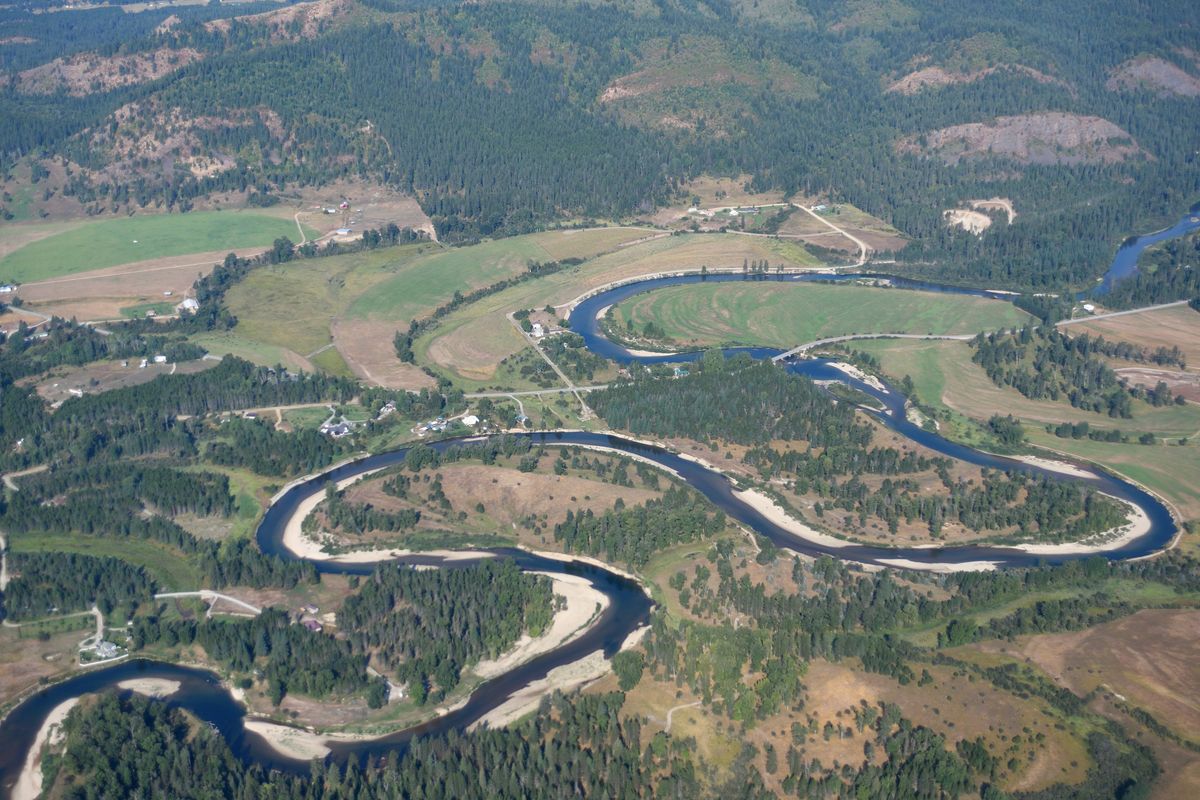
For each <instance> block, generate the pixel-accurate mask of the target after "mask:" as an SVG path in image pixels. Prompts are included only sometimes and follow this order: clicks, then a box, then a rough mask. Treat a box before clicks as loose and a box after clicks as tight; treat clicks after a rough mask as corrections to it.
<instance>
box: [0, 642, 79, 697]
mask: <svg viewBox="0 0 1200 800" xmlns="http://www.w3.org/2000/svg"><path fill="white" fill-rule="evenodd" d="M94 631H95V629H94V628H93V632H94ZM85 636H87V631H65V632H63V633H57V634H54V635H53V636H51V637H50V638H49V640H47V641H45V642H40V641H38V640H37V639H36V638H31V639H22V638H20V637H19V636H18V635H17V631H16V629H15V628H0V703H7V702H9V701H10V700H12V699H14V698H15V697H17V696H18V695H20V694H21V693H22V692H25V691H27V690H29V689H31V688H33V687H34V686H36V685H37V683H38V681H39V680H40V679H42V678H54V677H57V676H59V675H63V674H65V673H67V672H69V671H71V669H72V668H73V667H74V666H75V651H76V646H77V645H78V644H79V643H80V642H81V641H82V640H83V638H84V637H85Z"/></svg>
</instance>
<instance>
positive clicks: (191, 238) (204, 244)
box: [0, 211, 316, 283]
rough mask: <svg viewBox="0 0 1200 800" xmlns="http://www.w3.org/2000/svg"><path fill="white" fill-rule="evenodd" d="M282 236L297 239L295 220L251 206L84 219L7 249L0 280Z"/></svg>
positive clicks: (257, 244)
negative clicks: (251, 209)
mask: <svg viewBox="0 0 1200 800" xmlns="http://www.w3.org/2000/svg"><path fill="white" fill-rule="evenodd" d="M307 233H308V235H309V236H316V232H315V231H312V230H311V229H310V230H308V231H307ZM281 236H286V237H289V238H290V239H292V240H293V241H296V240H297V239H298V238H299V231H297V229H296V223H295V221H294V220H291V219H281V218H279V217H276V216H269V215H267V214H263V213H256V212H249V211H196V212H192V213H189V214H156V215H146V216H141V215H139V216H133V217H122V218H115V219H105V220H98V221H91V222H86V221H84V222H80V223H78V224H77V225H75V226H72V227H70V228H69V229H66V230H63V231H61V232H58V233H55V234H53V235H51V236H47V237H45V238H42V239H38V240H36V241H31V242H29V243H28V244H26V245H25V246H24V247H21V248H19V249H17V250H14V251H13V252H11V253H9V254H8V255H7V256H5V257H4V258H3V259H2V260H0V280H3V281H15V282H19V283H30V282H34V281H42V280H48V279H52V278H59V277H62V276H65V275H74V274H76V273H80V272H87V271H89V270H95V269H104V268H106V267H115V266H118V265H121V264H129V263H131V262H135V261H146V260H150V259H157V258H166V257H170V256H182V255H187V254H189V253H207V252H213V251H222V252H228V251H230V250H237V249H243V248H266V247H270V245H271V243H272V242H273V241H274V240H275V239H276V238H278V237H281Z"/></svg>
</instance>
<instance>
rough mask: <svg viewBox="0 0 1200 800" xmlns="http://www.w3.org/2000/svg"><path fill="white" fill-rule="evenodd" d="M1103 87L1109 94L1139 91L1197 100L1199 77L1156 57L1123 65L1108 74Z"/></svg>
mask: <svg viewBox="0 0 1200 800" xmlns="http://www.w3.org/2000/svg"><path fill="white" fill-rule="evenodd" d="M1197 67H1200V62H1198V63H1197ZM1104 86H1105V88H1106V89H1108V90H1109V91H1113V92H1119V91H1137V90H1143V91H1150V92H1154V93H1155V94H1157V95H1158V96H1159V97H1200V77H1196V76H1195V75H1192V74H1190V73H1188V72H1186V71H1185V70H1183V69H1182V68H1180V67H1178V66H1176V65H1175V64H1172V63H1171V62H1170V61H1166V60H1164V59H1161V58H1158V57H1156V56H1138V57H1137V58H1132V59H1130V60H1128V61H1126V62H1124V63H1123V64H1121V65H1120V66H1118V67H1117V68H1116V69H1114V70H1113V71H1112V73H1111V75H1110V76H1109V79H1108V82H1107V83H1105V84H1104Z"/></svg>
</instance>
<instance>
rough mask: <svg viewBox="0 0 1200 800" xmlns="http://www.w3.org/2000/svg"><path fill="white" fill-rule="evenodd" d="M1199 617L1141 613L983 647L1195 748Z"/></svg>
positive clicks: (1199, 738) (1199, 730)
mask: <svg viewBox="0 0 1200 800" xmlns="http://www.w3.org/2000/svg"><path fill="white" fill-rule="evenodd" d="M1197 631H1200V611H1196V610H1190V609H1189V610H1175V609H1162V610H1160V609H1147V610H1145V611H1139V612H1138V613H1136V614H1133V615H1132V616H1129V617H1125V618H1124V619H1120V620H1117V621H1115V622H1109V623H1106V624H1104V625H1097V626H1096V627H1094V628H1089V629H1087V630H1083V631H1074V632H1071V633H1055V634H1046V635H1042V636H1028V637H1021V638H1020V639H1019V640H1018V641H1017V643H1016V644H1015V645H1012V644H1004V643H1000V642H989V643H986V644H983V645H980V647H981V648H984V649H988V648H991V649H999V650H1001V651H1002V652H1005V653H1008V654H1011V655H1013V656H1015V657H1018V658H1022V659H1030V660H1031V661H1033V663H1035V664H1037V665H1038V666H1039V667H1040V668H1042V669H1043V670H1044V671H1045V672H1046V673H1047V674H1048V675H1050V677H1051V678H1053V679H1054V680H1055V681H1057V682H1059V683H1061V684H1063V685H1064V686H1066V687H1067V688H1068V689H1070V690H1071V691H1073V692H1075V693H1076V694H1079V695H1085V694H1088V693H1089V692H1091V691H1092V690H1094V689H1096V688H1100V687H1103V688H1105V689H1108V690H1110V691H1112V692H1116V693H1117V694H1119V695H1121V696H1123V697H1125V698H1126V699H1127V700H1128V702H1129V703H1131V704H1133V705H1135V706H1139V707H1141V708H1143V709H1145V710H1146V711H1148V712H1150V713H1151V714H1153V715H1154V717H1155V718H1157V719H1158V721H1159V722H1161V723H1162V724H1164V725H1166V726H1167V727H1168V728H1170V729H1171V730H1173V731H1175V732H1176V733H1178V734H1180V735H1181V736H1185V737H1188V738H1191V739H1192V740H1193V741H1195V742H1196V743H1197V744H1200V671H1197V669H1196V664H1197V663H1200V638H1198V637H1197V635H1196V634H1197Z"/></svg>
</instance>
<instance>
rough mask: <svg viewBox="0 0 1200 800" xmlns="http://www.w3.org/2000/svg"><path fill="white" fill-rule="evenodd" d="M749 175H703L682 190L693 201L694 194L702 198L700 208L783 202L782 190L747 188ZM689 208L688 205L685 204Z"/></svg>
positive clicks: (689, 201)
mask: <svg viewBox="0 0 1200 800" xmlns="http://www.w3.org/2000/svg"><path fill="white" fill-rule="evenodd" d="M750 177H751V176H749V175H739V176H738V177H736V178H718V177H715V176H712V175H701V176H700V177H699V178H696V179H695V180H693V181H690V182H688V183H686V184H684V185H683V187H682V188H681V190H680V191H682V192H684V193H685V194H687V196H688V198H689V199H688V203H689V204H690V203H691V197H692V196H693V195H695V196H697V197H699V198H700V208H707V207H709V206H753V205H762V204H765V203H781V202H783V193H782V192H760V193H754V192H751V191H749V190H747V189H746V186H747V185H749V183H750ZM684 208H687V206H684Z"/></svg>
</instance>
